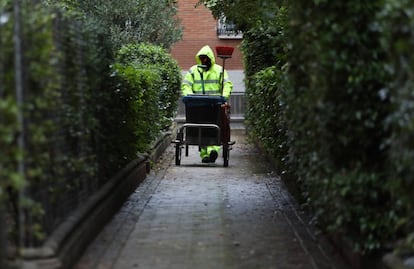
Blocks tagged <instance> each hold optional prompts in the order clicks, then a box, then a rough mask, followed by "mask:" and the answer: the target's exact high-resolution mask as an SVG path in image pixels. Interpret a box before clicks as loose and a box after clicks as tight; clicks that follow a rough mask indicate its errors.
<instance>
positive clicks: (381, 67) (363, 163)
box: [198, 0, 414, 253]
mask: <svg viewBox="0 0 414 269" xmlns="http://www.w3.org/2000/svg"><path fill="white" fill-rule="evenodd" d="M261 3H265V4H266V3H268V1H243V0H235V1H224V0H223V1H221V0H211V1H199V3H198V4H205V5H206V6H208V7H209V8H211V10H212V12H213V14H215V15H216V16H219V15H220V14H221V12H223V13H224V15H225V16H226V17H227V18H230V20H233V21H234V22H236V23H237V24H238V26H239V27H240V28H241V29H243V30H244V36H245V39H244V41H243V53H244V57H245V63H246V75H247V94H248V111H247V115H246V116H247V123H248V125H249V130H250V134H251V135H252V136H254V138H256V139H257V140H258V141H259V144H261V146H263V147H265V148H266V150H267V151H268V152H269V153H270V154H271V155H272V157H273V158H274V159H275V160H276V164H277V166H278V167H279V168H280V171H283V173H285V174H289V175H295V177H296V179H297V183H298V185H299V188H300V189H301V190H302V198H306V202H307V203H306V205H308V206H309V209H310V210H312V211H313V212H314V214H315V216H316V219H317V220H318V224H319V225H320V227H321V228H322V229H324V230H325V231H327V232H329V233H333V234H341V235H342V236H343V237H346V238H347V239H348V240H349V241H350V242H351V243H352V245H353V246H354V248H355V250H356V251H357V252H360V253H368V252H371V251H374V250H377V249H380V248H382V247H384V246H386V245H387V244H388V243H389V242H390V241H393V240H395V239H396V238H397V237H398V236H401V235H404V234H408V233H409V232H410V231H412V227H413V226H412V225H413V223H414V222H413V216H412V205H413V200H412V197H414V195H413V193H412V186H413V185H412V182H413V181H412V174H413V171H412V166H411V165H410V164H411V163H412V162H413V160H412V159H413V156H414V154H413V153H412V149H413V147H412V141H413V138H412V134H413V130H412V128H411V127H412V126H414V125H413V124H412V119H413V118H414V117H413V115H412V112H413V110H412V107H413V105H412V104H411V103H412V100H413V98H412V81H413V78H412V74H413V72H412V66H413V57H412V53H410V50H411V49H412V46H413V43H412V40H414V39H413V35H412V29H413V27H409V26H410V25H411V26H413V16H412V14H414V13H413V10H412V4H413V2H412V1H410V0H405V1H391V0H389V1H380V0H378V1H370V2H367V1H363V2H361V1H347V2H346V3H345V2H335V1H317V0H315V1H303V0H295V1H289V2H287V1H286V2H283V1H279V2H278V3H275V2H274V6H273V7H275V5H277V7H276V9H275V8H270V9H268V11H269V12H267V13H266V14H267V16H263V14H264V13H263V12H264V10H263V9H261V6H260V4H261ZM236 6H237V7H238V8H237V9H236V8H234V7H236ZM250 12H252V13H253V14H251V13H250ZM246 14H247V15H246ZM251 18H252V19H251ZM272 66H273V67H272ZM253 119H254V120H253ZM282 177H283V174H282ZM321 190H323V194H324V195H321ZM367 212H370V213H367ZM408 238H409V236H408Z"/></svg>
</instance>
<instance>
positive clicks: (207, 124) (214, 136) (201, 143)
mask: <svg viewBox="0 0 414 269" xmlns="http://www.w3.org/2000/svg"><path fill="white" fill-rule="evenodd" d="M183 102H184V104H185V111H186V122H185V123H184V124H183V125H182V126H181V127H180V128H179V129H178V132H177V138H176V140H174V141H172V143H174V144H175V164H176V165H180V164H181V155H182V150H183V148H185V156H186V157H187V156H188V151H189V146H198V150H199V151H200V150H201V148H202V147H205V146H213V145H218V146H222V152H223V154H222V156H223V166H224V167H228V165H229V158H230V150H231V146H232V145H234V144H235V141H230V104H228V103H227V102H226V100H225V98H224V97H222V96H218V95H190V96H184V97H183Z"/></svg>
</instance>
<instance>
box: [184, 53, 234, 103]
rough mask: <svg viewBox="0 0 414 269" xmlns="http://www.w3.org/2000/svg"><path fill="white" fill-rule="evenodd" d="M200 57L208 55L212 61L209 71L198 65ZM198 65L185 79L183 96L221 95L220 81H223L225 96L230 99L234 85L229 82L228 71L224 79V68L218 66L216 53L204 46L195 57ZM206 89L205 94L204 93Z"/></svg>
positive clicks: (191, 69)
mask: <svg viewBox="0 0 414 269" xmlns="http://www.w3.org/2000/svg"><path fill="white" fill-rule="evenodd" d="M200 55H207V56H208V57H209V58H210V60H211V67H210V69H209V70H207V71H206V70H204V69H203V68H201V67H199V66H198V65H200V64H201V61H200V58H199V56H200ZM195 58H196V63H197V65H194V66H192V67H191V68H190V70H189V71H188V72H187V74H186V75H185V77H184V80H183V83H182V85H181V91H182V95H183V96H185V95H188V94H213V95H220V87H221V83H220V79H224V80H223V84H224V87H223V96H224V97H226V98H228V97H229V96H230V94H231V92H232V90H233V83H232V82H231V81H230V80H229V78H228V74H227V71H224V78H223V77H222V76H223V75H222V71H223V70H222V67H221V66H220V65H218V64H216V60H215V57H214V53H213V51H212V50H211V48H210V47H209V46H204V47H203V48H201V50H200V51H199V52H198V53H197V55H196V56H195ZM203 89H204V92H203Z"/></svg>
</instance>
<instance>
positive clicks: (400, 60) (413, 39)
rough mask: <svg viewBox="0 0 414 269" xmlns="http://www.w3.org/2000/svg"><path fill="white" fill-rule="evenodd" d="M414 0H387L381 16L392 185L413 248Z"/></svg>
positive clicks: (413, 248) (408, 239) (409, 244)
mask: <svg viewBox="0 0 414 269" xmlns="http://www.w3.org/2000/svg"><path fill="white" fill-rule="evenodd" d="M413 3H414V2H413V1H412V0H404V1H391V0H389V1H385V4H384V8H383V10H382V12H381V13H380V15H379V20H380V23H381V24H380V26H381V27H382V28H381V29H383V45H384V49H385V50H386V51H387V52H388V59H389V63H388V65H387V70H388V71H389V73H390V76H392V77H393V80H392V82H391V83H390V85H389V91H390V93H389V94H390V95H391V96H392V98H391V104H392V106H393V113H391V114H390V116H389V117H388V121H387V123H388V124H389V126H391V128H392V130H393V132H392V137H391V138H390V159H391V160H390V166H389V174H388V176H389V178H390V187H391V190H392V193H393V196H394V199H395V201H396V202H395V203H396V204H401V205H403V207H404V210H405V215H404V216H405V217H404V218H403V219H402V221H403V222H404V224H405V233H406V234H408V236H407V240H406V241H407V246H409V247H410V248H411V250H414V244H413V229H414V210H413V209H414V193H413V189H414V178H413V174H414V168H413V165H412V164H413V163H414V144H413V141H414V96H413V90H412V89H413V86H414V76H413V74H414V73H413V71H414V56H413V54H412V52H411V51H412V48H413V46H414V30H413V29H414V28H413V27H414V10H413Z"/></svg>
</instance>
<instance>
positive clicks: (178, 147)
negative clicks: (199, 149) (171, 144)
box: [175, 143, 181, 165]
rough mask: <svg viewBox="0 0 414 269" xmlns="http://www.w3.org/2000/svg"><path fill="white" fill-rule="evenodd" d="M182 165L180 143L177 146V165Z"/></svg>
mask: <svg viewBox="0 0 414 269" xmlns="http://www.w3.org/2000/svg"><path fill="white" fill-rule="evenodd" d="M180 164H181V146H180V144H179V143H177V144H175V165H180Z"/></svg>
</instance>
